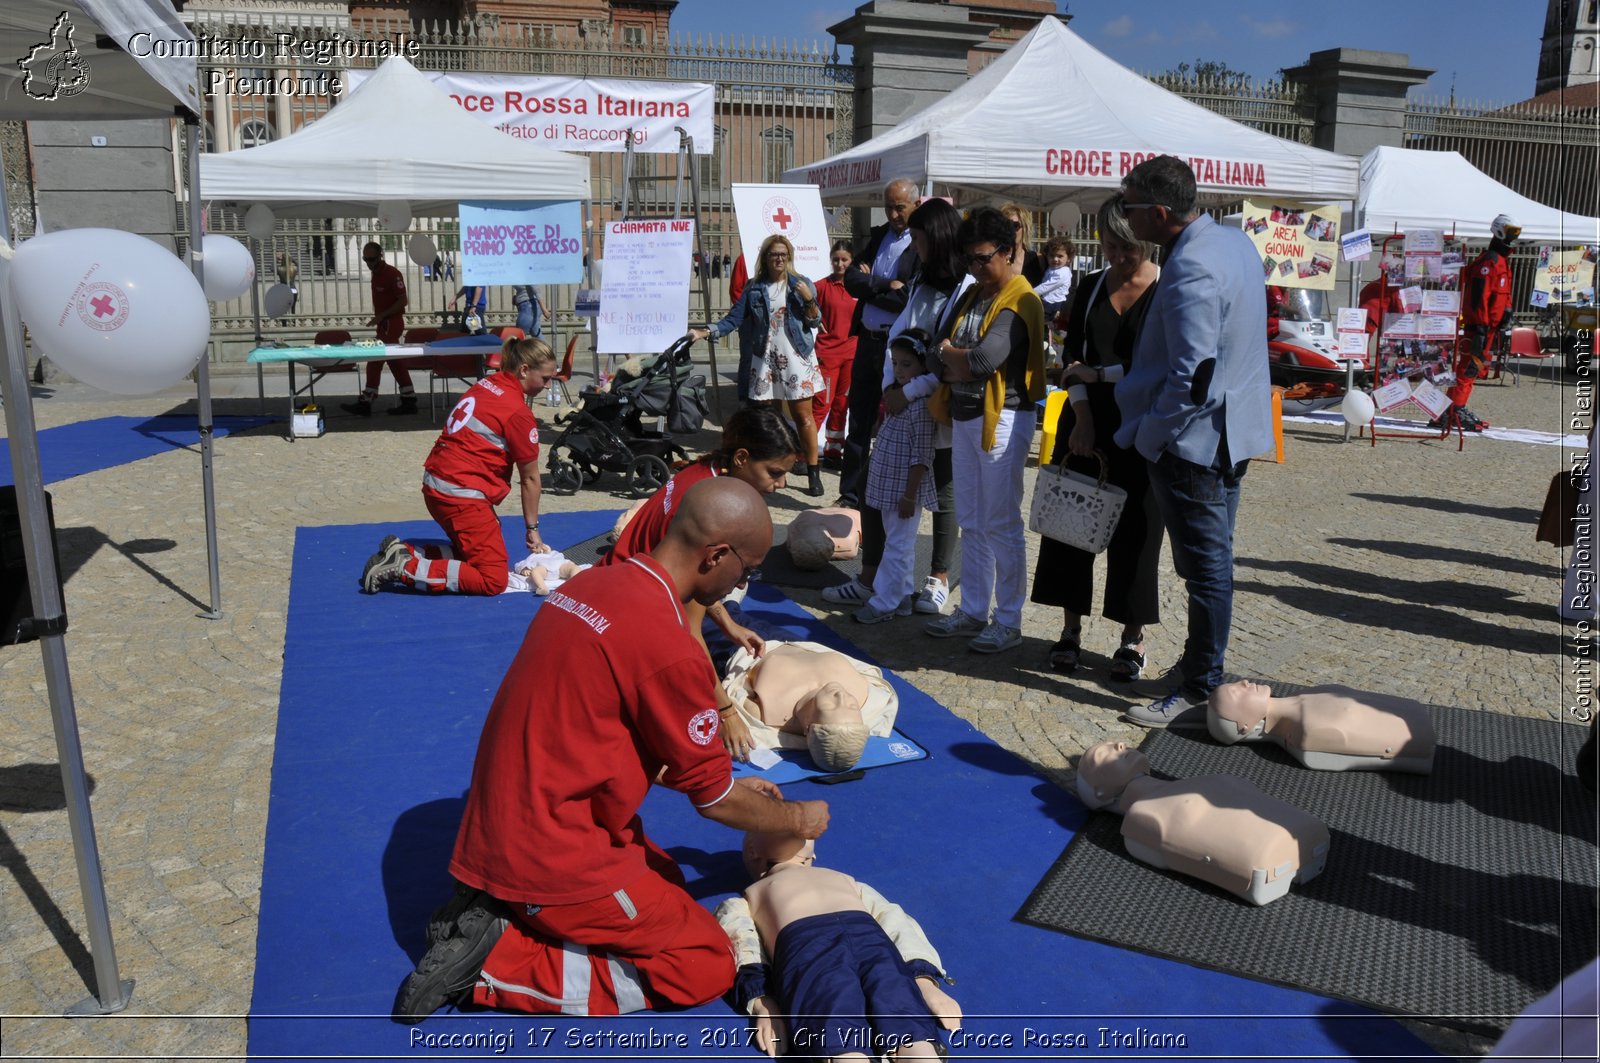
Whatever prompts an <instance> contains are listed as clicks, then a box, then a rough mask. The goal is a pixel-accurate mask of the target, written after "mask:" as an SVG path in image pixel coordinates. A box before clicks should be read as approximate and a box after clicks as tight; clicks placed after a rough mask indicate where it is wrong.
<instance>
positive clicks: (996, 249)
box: [924, 207, 1045, 653]
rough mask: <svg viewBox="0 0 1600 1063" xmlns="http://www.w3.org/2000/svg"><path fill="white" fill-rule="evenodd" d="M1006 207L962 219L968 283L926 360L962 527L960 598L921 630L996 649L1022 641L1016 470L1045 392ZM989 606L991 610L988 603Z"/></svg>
mask: <svg viewBox="0 0 1600 1063" xmlns="http://www.w3.org/2000/svg"><path fill="white" fill-rule="evenodd" d="M1016 232H1017V230H1016V229H1015V227H1014V226H1013V225H1012V223H1011V221H1010V220H1009V219H1008V218H1006V216H1005V215H1004V214H1001V213H1000V212H999V211H997V210H994V209H993V208H990V207H982V208H979V209H978V210H975V211H973V212H972V214H971V215H970V216H969V217H968V218H967V219H966V220H965V221H963V222H962V223H961V230H960V232H959V234H958V235H957V240H958V241H959V243H960V244H961V246H962V247H963V248H965V250H966V256H967V271H968V272H969V273H971V274H972V276H973V278H974V281H975V283H974V284H973V285H972V287H970V288H968V289H967V292H966V294H965V295H964V296H963V298H962V301H961V303H960V305H959V306H958V307H957V308H956V310H955V312H954V314H952V315H951V316H950V318H949V319H948V321H949V323H948V325H947V326H946V328H947V330H948V332H949V337H948V338H947V339H944V340H941V341H940V342H939V343H938V345H937V347H936V350H935V351H934V352H932V353H931V355H930V358H929V361H930V363H933V364H930V365H929V368H930V369H937V370H938V372H939V374H940V378H941V379H942V380H943V381H944V386H943V387H942V388H941V389H940V392H939V394H938V395H937V396H935V402H934V403H933V408H934V412H935V416H939V415H940V413H941V412H947V414H948V416H949V418H950V424H951V428H952V435H953V437H954V439H953V442H954V450H953V452H952V455H951V457H952V459H953V460H952V465H953V469H954V475H955V496H956V523H957V524H958V525H960V527H961V606H960V608H958V609H956V610H955V611H954V612H952V613H951V614H950V615H949V616H944V617H940V618H939V619H938V620H935V621H933V622H931V623H929V624H928V625H927V627H926V628H924V630H925V631H927V633H928V634H930V635H933V636H934V637H936V638H954V637H957V636H966V637H970V638H971V640H972V641H971V642H969V643H968V648H970V649H972V650H974V651H976V652H978V653H999V652H1001V651H1002V650H1009V649H1013V648H1015V647H1017V646H1020V645H1021V644H1022V603H1023V601H1024V600H1025V599H1026V598H1027V556H1026V554H1027V545H1026V540H1025V536H1024V532H1025V528H1024V525H1023V520H1022V469H1023V466H1024V464H1025V463H1026V461H1027V456H1028V451H1029V449H1030V446H1031V444H1032V442H1033V425H1034V419H1035V417H1036V416H1037V414H1036V411H1035V405H1034V404H1035V403H1036V402H1038V401H1039V400H1040V399H1042V398H1043V397H1044V388H1045V379H1044V344H1045V324H1044V305H1043V304H1042V303H1040V301H1039V297H1038V296H1037V295H1035V294H1034V292H1033V285H1031V284H1029V283H1028V281H1027V279H1026V278H1025V277H1022V276H1020V275H1018V274H1016V273H1015V270H1014V264H1015V263H1016V262H1018V261H1020V260H1021V256H1022V255H1023V253H1024V252H1025V251H1026V248H1024V247H1022V246H1021V245H1020V244H1019V243H1018V241H1017V237H1016ZM991 605H992V606H993V615H992V616H991V614H990V607H991Z"/></svg>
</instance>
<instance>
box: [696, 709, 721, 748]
mask: <svg viewBox="0 0 1600 1063" xmlns="http://www.w3.org/2000/svg"><path fill="white" fill-rule="evenodd" d="M718 722H719V717H718V716H717V710H716V709H702V710H700V711H699V712H697V713H695V714H694V716H693V717H692V718H691V719H690V720H689V737H690V738H692V739H694V743H695V745H698V746H709V745H710V744H711V743H712V742H714V741H716V738H717V724H718Z"/></svg>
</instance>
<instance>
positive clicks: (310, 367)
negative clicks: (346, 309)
mask: <svg viewBox="0 0 1600 1063" xmlns="http://www.w3.org/2000/svg"><path fill="white" fill-rule="evenodd" d="M350 339H351V337H350V333H349V332H348V331H346V330H345V329H342V328H330V329H323V330H322V331H321V332H319V333H317V334H316V335H315V336H313V337H311V342H312V343H313V344H315V345H316V346H318V347H320V346H322V345H323V344H328V345H330V346H336V345H338V344H341V343H349V342H350ZM300 364H301V365H303V366H305V368H306V373H307V375H308V376H310V378H311V379H310V381H309V382H308V383H307V384H306V391H307V392H308V393H309V394H310V395H311V402H312V405H315V404H316V401H317V381H319V380H321V379H322V378H323V377H325V376H327V375H328V374H329V373H343V372H346V371H348V372H351V373H355V374H356V384H357V387H356V390H357V391H360V390H361V388H360V386H359V385H360V383H361V375H360V374H361V370H362V365H361V363H360V362H346V361H341V360H340V359H338V358H317V359H314V360H312V361H309V362H302V363H300Z"/></svg>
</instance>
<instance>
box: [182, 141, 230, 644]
mask: <svg viewBox="0 0 1600 1063" xmlns="http://www.w3.org/2000/svg"><path fill="white" fill-rule="evenodd" d="M184 132H185V135H186V136H187V138H188V142H189V261H190V263H191V265H192V267H193V269H194V276H195V279H196V280H198V281H200V282H201V286H202V287H204V285H205V270H206V264H205V261H204V260H203V259H202V258H199V257H196V255H195V252H196V251H197V250H199V247H200V240H201V237H202V236H203V235H204V233H205V222H204V219H203V218H202V216H201V214H202V212H201V209H200V123H199V121H197V120H196V119H195V118H193V117H189V118H186V119H184ZM198 368H199V372H198V373H196V374H195V389H196V392H197V394H198V397H199V400H200V482H201V485H202V494H203V496H204V498H205V513H206V564H207V568H208V569H209V572H210V576H211V608H210V610H209V611H207V612H204V613H201V614H200V616H201V617H202V618H203V619H206V620H221V619H222V569H221V564H220V562H219V561H218V560H217V484H216V478H215V477H214V476H213V475H212V468H211V463H212V457H213V448H214V446H215V440H214V433H213V430H212V424H211V346H210V344H207V345H206V350H205V351H204V353H202V354H201V355H200V365H199V367H198Z"/></svg>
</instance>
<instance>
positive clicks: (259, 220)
mask: <svg viewBox="0 0 1600 1063" xmlns="http://www.w3.org/2000/svg"><path fill="white" fill-rule="evenodd" d="M277 221H278V216H277V215H276V214H274V213H272V208H271V207H269V206H267V205H266V204H265V203H257V204H256V205H255V206H253V207H251V208H250V209H249V210H247V211H245V212H244V231H245V232H247V233H249V234H250V235H251V236H254V237H255V238H256V239H257V240H270V239H272V229H273V226H274V225H276V224H277Z"/></svg>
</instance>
